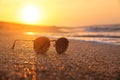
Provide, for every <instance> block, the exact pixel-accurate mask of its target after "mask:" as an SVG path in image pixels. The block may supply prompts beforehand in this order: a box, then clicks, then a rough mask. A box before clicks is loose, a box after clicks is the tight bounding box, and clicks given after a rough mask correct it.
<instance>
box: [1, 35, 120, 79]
mask: <svg viewBox="0 0 120 80" xmlns="http://www.w3.org/2000/svg"><path fill="white" fill-rule="evenodd" d="M12 42H13V40H9V41H8V38H7V37H6V38H5V39H4V40H3V38H2V39H0V47H1V48H0V80H119V79H120V46H118V45H111V44H102V43H96V42H84V41H77V40H70V43H69V48H68V50H67V51H66V53H65V54H61V55H59V54H57V52H56V51H55V49H54V47H53V43H52V45H51V47H50V49H49V51H48V52H47V53H46V54H44V55H42V54H35V52H34V50H33V49H32V42H19V43H17V46H16V48H15V49H14V50H12V49H11V47H12Z"/></svg>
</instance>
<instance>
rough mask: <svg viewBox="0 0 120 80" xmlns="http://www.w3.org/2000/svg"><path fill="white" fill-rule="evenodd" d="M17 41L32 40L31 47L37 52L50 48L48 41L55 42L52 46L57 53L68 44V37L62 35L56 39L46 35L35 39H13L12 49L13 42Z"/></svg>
mask: <svg viewBox="0 0 120 80" xmlns="http://www.w3.org/2000/svg"><path fill="white" fill-rule="evenodd" d="M17 41H33V49H34V51H35V52H36V53H37V54H44V53H46V52H47V51H48V50H49V48H50V42H54V43H55V45H54V47H55V49H56V52H57V53H58V54H62V53H64V52H65V51H66V50H67V48H68V44H69V41H68V39H67V38H64V37H63V38H58V39H57V40H50V39H49V38H47V37H38V38H36V39H35V40H15V41H14V43H13V46H12V49H14V48H15V43H16V42H17Z"/></svg>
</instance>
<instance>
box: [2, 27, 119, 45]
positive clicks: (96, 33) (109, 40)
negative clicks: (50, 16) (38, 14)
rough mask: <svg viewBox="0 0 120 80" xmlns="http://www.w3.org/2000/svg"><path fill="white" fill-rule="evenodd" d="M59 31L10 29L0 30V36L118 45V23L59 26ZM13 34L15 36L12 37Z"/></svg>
mask: <svg viewBox="0 0 120 80" xmlns="http://www.w3.org/2000/svg"><path fill="white" fill-rule="evenodd" d="M57 29H58V31H59V32H53V33H52V32H47V33H40V32H37V31H34V32H32V31H21V32H19V31H11V30H0V36H1V38H2V37H3V36H4V37H5V36H6V37H7V36H10V35H11V36H12V38H13V40H15V39H27V40H31V39H32V40H33V39H35V38H37V37H39V36H46V37H49V38H50V39H53V38H60V37H66V38H68V39H73V40H80V41H93V42H99V43H106V44H114V45H120V25H97V26H87V27H59V28H57ZM14 36H15V37H14Z"/></svg>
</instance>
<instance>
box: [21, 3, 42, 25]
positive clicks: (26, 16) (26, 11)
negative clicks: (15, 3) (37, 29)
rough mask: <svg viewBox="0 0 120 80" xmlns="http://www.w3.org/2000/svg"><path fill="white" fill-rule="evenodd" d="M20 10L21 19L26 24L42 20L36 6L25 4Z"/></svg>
mask: <svg viewBox="0 0 120 80" xmlns="http://www.w3.org/2000/svg"><path fill="white" fill-rule="evenodd" d="M21 12H22V13H21V17H22V20H23V21H24V22H25V23H27V24H36V23H38V21H41V20H42V16H43V15H42V12H41V11H40V9H39V8H37V7H36V6H33V5H27V6H25V7H23V9H22V11H21Z"/></svg>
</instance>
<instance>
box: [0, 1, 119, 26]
mask: <svg viewBox="0 0 120 80" xmlns="http://www.w3.org/2000/svg"><path fill="white" fill-rule="evenodd" d="M26 5H34V6H36V8H37V9H38V11H39V12H40V13H39V16H41V18H39V19H38V21H36V23H35V24H37V25H56V26H70V27H71V26H87V25H100V24H120V0H0V21H7V22H17V23H24V24H26V22H25V21H24V18H21V17H23V15H22V11H23V9H24V8H25V7H26ZM33 17H34V16H33Z"/></svg>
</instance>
